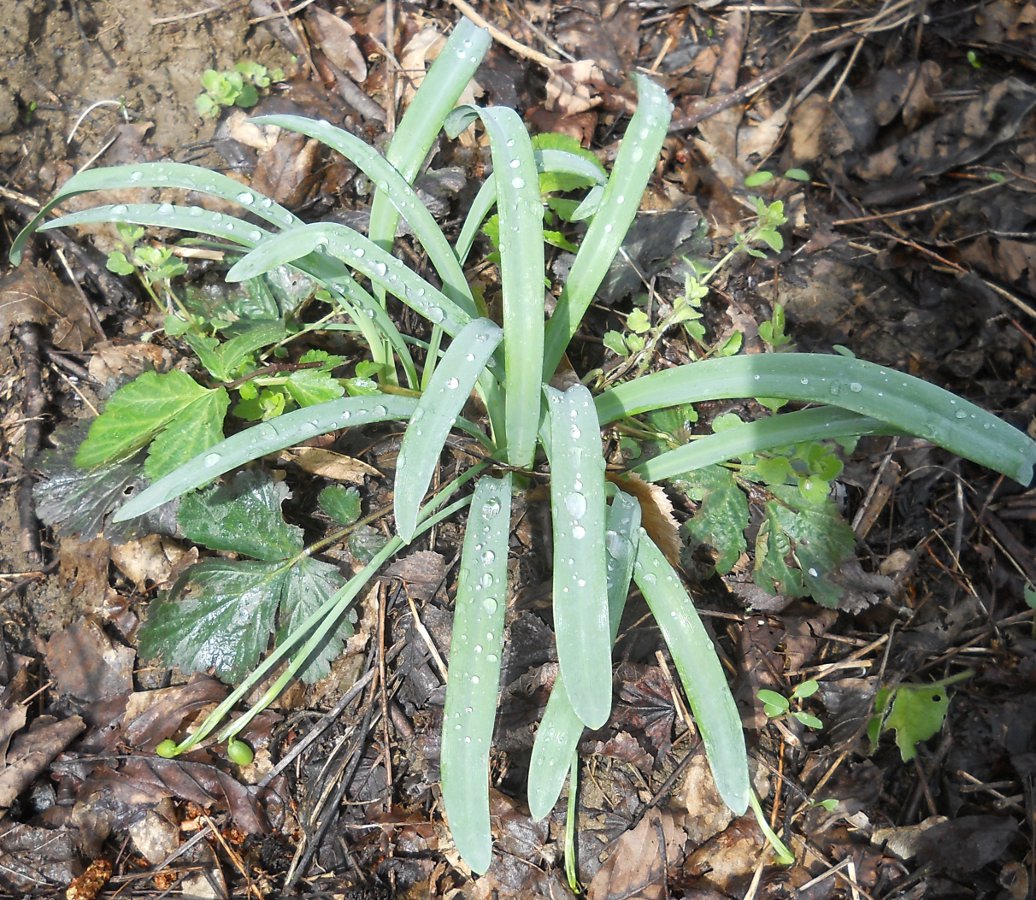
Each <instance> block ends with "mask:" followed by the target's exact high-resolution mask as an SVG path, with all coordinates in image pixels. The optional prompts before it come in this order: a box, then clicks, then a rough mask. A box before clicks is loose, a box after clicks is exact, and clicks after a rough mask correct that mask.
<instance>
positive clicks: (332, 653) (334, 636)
mask: <svg viewBox="0 0 1036 900" xmlns="http://www.w3.org/2000/svg"><path fill="white" fill-rule="evenodd" d="M344 583H345V581H344V579H343V578H342V575H341V573H340V572H339V571H338V568H337V567H336V566H333V565H331V564H330V563H326V562H321V561H320V560H318V559H312V558H310V557H307V558H305V559H300V560H299V561H298V562H297V563H296V564H295V565H294V566H292V567H291V569H290V570H289V571H288V573H287V574H286V575H285V577H284V579H283V581H282V582H281V595H280V611H279V613H278V616H277V623H278V627H277V643H278V644H280V643H282V642H283V641H284V640H286V639H287V637H288V636H289V635H291V634H292V633H294V632H295V631H297V630H303V629H302V626H303V624H304V623H305V622H306V620H307V619H308V618H309V617H310V616H312V615H313V614H314V613H316V612H318V611H319V610H321V609H325V608H329V607H330V605H331V602H332V601H331V598H332V597H333V596H334V594H335V592H336V591H337V590H339V589H340V588H341V587H342V585H343V584H344ZM354 618H355V617H354V616H352V615H349V614H343V615H341V616H339V621H338V624H337V626H336V627H332V628H331V629H329V630H328V633H327V635H326V636H325V637H324V639H323V640H322V641H321V642H320V644H319V645H318V646H317V647H316V648H314V650H313V652H312V653H311V654H310V655H309V661H308V662H307V663H306V665H305V666H303V667H302V669H301V670H300V671H299V677H300V678H301V679H302V680H303V681H305V682H307V683H308V684H312V683H314V682H316V681H319V680H320V679H321V678H324V677H326V676H327V674H328V673H329V672H330V670H331V663H333V662H334V661H335V660H336V659H338V657H339V656H341V654H342V650H343V649H344V648H345V641H346V639H347V638H349V637H350V636H351V635H352V633H353V619H354Z"/></svg>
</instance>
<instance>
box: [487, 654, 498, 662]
mask: <svg viewBox="0 0 1036 900" xmlns="http://www.w3.org/2000/svg"><path fill="white" fill-rule="evenodd" d="M499 658H500V657H499V656H497V655H496V654H495V653H487V654H486V662H491V663H495V662H496V661H497V660H498V659H499Z"/></svg>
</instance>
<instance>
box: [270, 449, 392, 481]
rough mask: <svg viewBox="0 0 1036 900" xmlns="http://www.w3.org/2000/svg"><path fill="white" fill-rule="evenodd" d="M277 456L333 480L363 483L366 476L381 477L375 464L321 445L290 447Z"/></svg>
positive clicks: (283, 460) (281, 459)
mask: <svg viewBox="0 0 1036 900" xmlns="http://www.w3.org/2000/svg"><path fill="white" fill-rule="evenodd" d="M277 458H278V459H279V460H280V461H281V462H288V463H294V464H295V465H297V466H298V467H299V468H300V469H302V471H303V472H308V473H309V474H310V475H319V476H321V477H322V478H329V479H331V480H332V481H345V482H348V483H349V484H363V483H364V478H366V477H367V476H368V475H370V476H372V477H375V478H380V477H381V472H379V471H378V470H377V469H375V468H374V466H372V465H369V464H368V463H365V462H363V461H362V460H359V459H355V458H354V457H352V456H346V455H345V454H343V453H335V452H334V451H333V450H324V449H323V448H321V447H289V448H288V449H287V450H282V451H281V452H280V454H278V457H277Z"/></svg>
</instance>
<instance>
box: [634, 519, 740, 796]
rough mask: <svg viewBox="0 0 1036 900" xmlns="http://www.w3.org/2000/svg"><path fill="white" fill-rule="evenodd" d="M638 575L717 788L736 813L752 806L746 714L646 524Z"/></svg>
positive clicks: (686, 597) (677, 578)
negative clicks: (744, 728) (744, 727)
mask: <svg viewBox="0 0 1036 900" xmlns="http://www.w3.org/2000/svg"><path fill="white" fill-rule="evenodd" d="M633 579H634V581H636V583H637V587H638V588H640V591H641V593H642V594H643V595H644V600H645V601H646V602H647V605H648V607H649V608H650V609H651V614H652V615H653V616H654V617H655V621H656V622H657V623H658V628H659V630H660V631H661V632H662V637H663V638H664V639H665V642H666V645H667V646H668V647H669V652H670V653H671V654H672V656H673V662H675V663H676V670H677V672H678V673H679V675H680V683H681V684H682V685H683V689H684V693H685V694H686V695H687V699H688V701H690V704H691V712H693V713H694V721H695V724H696V725H697V726H698V730H699V731H700V732H701V736H702V742H703V743H704V744H705V752H706V754H707V755H708V757H709V766H710V767H711V769H712V775H713V778H714V779H715V781H716V788H717V789H718V790H719V794H720V796H721V797H722V798H723V802H724V803H726V804H727V806H729V807H730V808H731V809H732V810H733V811H734V812H735V813H736V814H737V815H742V814H743V813H744V811H745V810H746V809H747V808H748V798H749V794H750V793H751V788H750V786H749V781H748V754H747V752H746V750H745V737H744V732H743V731H742V728H741V716H740V714H739V713H738V711H737V705H736V704H735V703H734V697H733V695H732V694H731V693H730V686H729V685H728V684H727V679H726V676H725V675H724V674H723V667H722V666H721V665H720V661H719V657H718V656H717V655H716V650H715V648H714V647H713V645H712V641H711V640H710V638H709V635H708V632H707V631H706V630H705V626H704V625H702V623H701V619H700V618H699V617H698V611H697V610H696V609H695V608H694V603H693V602H692V601H691V598H690V597H689V596H687V592H686V590H684V587H683V585H682V584H681V582H680V578H679V576H678V575H677V573H676V570H675V569H673V567H672V566H670V565H669V563H668V562H667V561H666V558H665V557H664V556H663V555H662V551H661V550H659V549H658V547H657V546H655V544H654V542H653V541H652V540H651V538H650V537H648V535H647V532H646V531H644V529H643V528H641V530H640V544H639V546H638V548H637V562H636V565H635V566H634V569H633Z"/></svg>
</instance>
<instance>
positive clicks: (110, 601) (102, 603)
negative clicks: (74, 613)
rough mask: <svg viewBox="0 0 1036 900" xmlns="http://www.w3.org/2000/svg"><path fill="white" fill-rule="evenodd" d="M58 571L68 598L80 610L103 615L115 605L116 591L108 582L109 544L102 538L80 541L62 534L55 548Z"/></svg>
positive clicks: (116, 603) (116, 604)
mask: <svg viewBox="0 0 1036 900" xmlns="http://www.w3.org/2000/svg"><path fill="white" fill-rule="evenodd" d="M58 560H59V564H58V573H59V576H60V578H61V582H62V583H63V584H64V585H65V586H66V588H67V590H68V598H69V599H70V600H78V601H79V603H78V604H77V605H78V606H79V607H80V609H79V611H80V612H81V613H85V614H97V615H102V616H103V615H104V614H105V613H106V612H107V611H108V610H110V609H113V608H115V607H117V606H118V602H117V600H118V594H116V592H115V591H114V590H113V589H112V587H111V585H110V584H109V583H108V564H109V562H110V561H111V544H109V543H108V541H107V540H105V539H104V538H94V539H93V540H92V541H83V540H79V539H78V538H72V537H64V538H62V539H61V545H60V548H59V550H58ZM66 621H67V620H66Z"/></svg>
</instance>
